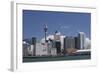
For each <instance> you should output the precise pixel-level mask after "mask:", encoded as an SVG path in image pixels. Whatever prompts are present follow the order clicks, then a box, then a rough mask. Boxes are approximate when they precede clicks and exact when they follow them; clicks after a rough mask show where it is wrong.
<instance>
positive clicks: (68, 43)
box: [64, 36, 75, 50]
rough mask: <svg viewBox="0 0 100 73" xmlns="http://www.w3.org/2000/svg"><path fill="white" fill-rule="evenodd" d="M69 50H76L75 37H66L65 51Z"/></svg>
mask: <svg viewBox="0 0 100 73" xmlns="http://www.w3.org/2000/svg"><path fill="white" fill-rule="evenodd" d="M68 48H75V39H74V37H68V36H66V37H65V38H64V50H66V49H68Z"/></svg>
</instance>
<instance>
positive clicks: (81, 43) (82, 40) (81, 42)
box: [78, 32, 85, 49]
mask: <svg viewBox="0 0 100 73" xmlns="http://www.w3.org/2000/svg"><path fill="white" fill-rule="evenodd" d="M78 39H79V48H80V49H85V33H84V32H79V34H78Z"/></svg>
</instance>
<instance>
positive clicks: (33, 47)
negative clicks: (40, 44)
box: [29, 37, 36, 56]
mask: <svg viewBox="0 0 100 73" xmlns="http://www.w3.org/2000/svg"><path fill="white" fill-rule="evenodd" d="M35 53H36V37H32V39H31V44H30V48H29V55H30V56H35Z"/></svg>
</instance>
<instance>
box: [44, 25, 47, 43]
mask: <svg viewBox="0 0 100 73" xmlns="http://www.w3.org/2000/svg"><path fill="white" fill-rule="evenodd" d="M47 30H48V27H47V25H46V24H44V33H45V42H46V40H47Z"/></svg>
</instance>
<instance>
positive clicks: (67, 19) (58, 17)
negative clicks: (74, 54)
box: [23, 10, 91, 39]
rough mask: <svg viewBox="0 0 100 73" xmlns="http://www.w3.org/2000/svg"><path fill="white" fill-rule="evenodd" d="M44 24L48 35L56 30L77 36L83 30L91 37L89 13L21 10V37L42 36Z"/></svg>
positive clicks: (66, 34) (63, 33)
mask: <svg viewBox="0 0 100 73" xmlns="http://www.w3.org/2000/svg"><path fill="white" fill-rule="evenodd" d="M44 24H46V25H47V26H48V30H47V31H48V33H47V34H48V35H51V34H54V32H55V31H56V30H57V31H59V32H61V34H62V35H65V36H77V33H78V32H84V33H85V34H86V37H88V38H89V39H91V31H90V30H91V29H90V28H91V14H90V13H79V12H55V11H34V10H23V38H24V39H25V38H31V37H37V38H38V39H42V38H44V30H43V28H44V26H43V25H44Z"/></svg>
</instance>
